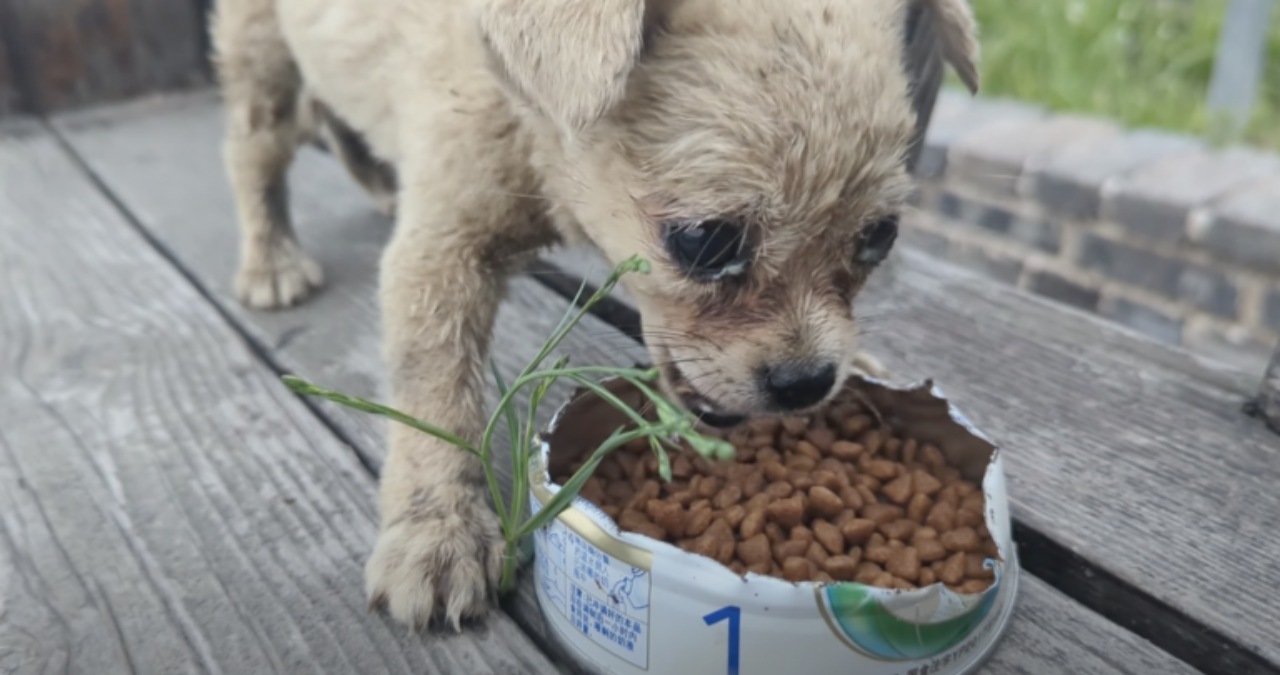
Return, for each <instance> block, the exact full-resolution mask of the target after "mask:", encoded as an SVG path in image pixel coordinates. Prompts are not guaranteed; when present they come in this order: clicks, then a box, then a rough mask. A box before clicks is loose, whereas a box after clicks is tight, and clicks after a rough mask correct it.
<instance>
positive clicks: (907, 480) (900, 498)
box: [884, 473, 914, 506]
mask: <svg viewBox="0 0 1280 675" xmlns="http://www.w3.org/2000/svg"><path fill="white" fill-rule="evenodd" d="M913 494H914V493H913V492H912V491H911V474H909V473H904V474H902V475H901V476H898V477H897V478H895V479H893V480H891V481H889V482H888V483H887V484H886V485H885V486H884V496H886V497H888V498H889V501H891V502H893V503H894V504H897V505H899V506H906V504H907V502H909V501H911V496H912V495H913Z"/></svg>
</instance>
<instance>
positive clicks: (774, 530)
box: [764, 523, 787, 544]
mask: <svg viewBox="0 0 1280 675" xmlns="http://www.w3.org/2000/svg"><path fill="white" fill-rule="evenodd" d="M764 533H765V534H766V535H767V536H768V537H769V541H771V542H773V543H775V544H777V543H780V542H784V541H786V540H787V533H786V532H785V531H783V529H782V528H781V527H779V526H778V524H777V523H765V526H764Z"/></svg>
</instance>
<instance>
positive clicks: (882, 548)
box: [862, 545, 893, 565]
mask: <svg viewBox="0 0 1280 675" xmlns="http://www.w3.org/2000/svg"><path fill="white" fill-rule="evenodd" d="M862 557H864V558H866V559H867V560H870V561H871V562H873V563H880V564H882V565H883V564H884V563H887V562H889V558H891V557H893V549H892V548H889V547H888V546H887V545H879V546H871V545H868V546H867V549H866V551H865V552H864V553H863V554H862Z"/></svg>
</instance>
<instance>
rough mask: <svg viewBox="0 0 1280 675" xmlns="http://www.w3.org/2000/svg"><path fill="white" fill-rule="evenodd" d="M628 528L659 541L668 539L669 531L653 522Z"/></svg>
mask: <svg viewBox="0 0 1280 675" xmlns="http://www.w3.org/2000/svg"><path fill="white" fill-rule="evenodd" d="M627 529H628V530H630V531H631V532H635V533H636V534H642V535H644V536H646V537H651V538H653V539H657V540H658V541H664V540H666V539H667V531H666V530H664V529H662V528H661V527H658V526H657V525H654V524H653V523H639V524H637V525H633V526H631V527H628V528H627Z"/></svg>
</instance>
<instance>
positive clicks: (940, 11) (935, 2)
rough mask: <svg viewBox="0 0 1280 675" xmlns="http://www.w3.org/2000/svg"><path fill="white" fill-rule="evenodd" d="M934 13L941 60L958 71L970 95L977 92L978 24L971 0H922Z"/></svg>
mask: <svg viewBox="0 0 1280 675" xmlns="http://www.w3.org/2000/svg"><path fill="white" fill-rule="evenodd" d="M923 2H925V3H926V4H928V5H929V7H930V9H932V10H933V15H934V21H936V22H937V23H936V25H937V27H938V42H939V46H940V47H941V48H942V58H944V59H946V61H947V63H950V64H951V67H952V68H954V69H955V71H956V74H957V75H959V76H960V79H961V81H963V82H964V84H965V86H966V87H968V88H969V93H971V94H976V93H978V81H979V77H978V50H979V47H978V24H977V21H975V20H974V18H973V10H972V9H971V8H970V7H969V2H968V0H923Z"/></svg>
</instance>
